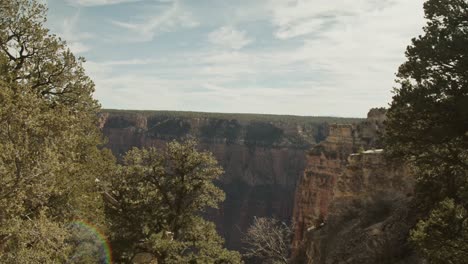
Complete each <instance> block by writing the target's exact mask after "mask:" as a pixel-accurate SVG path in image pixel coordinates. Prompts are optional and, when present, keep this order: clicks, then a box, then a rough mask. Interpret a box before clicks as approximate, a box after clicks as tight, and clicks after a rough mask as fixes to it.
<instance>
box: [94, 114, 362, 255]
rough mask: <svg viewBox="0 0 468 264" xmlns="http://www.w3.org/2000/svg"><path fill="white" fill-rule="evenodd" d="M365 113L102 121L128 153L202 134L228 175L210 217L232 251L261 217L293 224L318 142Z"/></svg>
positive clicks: (108, 117)
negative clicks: (300, 189) (299, 187)
mask: <svg viewBox="0 0 468 264" xmlns="http://www.w3.org/2000/svg"><path fill="white" fill-rule="evenodd" d="M361 121H362V120H361V119H354V118H333V117H298V116H275V115H256V114H215V113H194V112H165V111H123V110H122V111H119V110H104V111H103V112H102V113H101V114H100V127H101V129H102V131H103V133H104V136H105V137H106V138H107V140H108V141H107V147H108V148H109V149H111V150H112V152H113V153H114V155H115V156H116V157H117V158H118V159H121V158H122V155H124V153H125V152H126V151H127V150H129V149H131V148H132V147H150V146H156V147H160V146H162V145H163V144H164V143H166V142H169V141H172V140H182V139H184V138H195V139H196V140H197V141H198V142H199V148H200V150H206V151H210V152H212V153H213V154H214V156H215V158H216V159H217V160H218V162H219V164H220V165H221V166H222V167H223V169H224V171H225V173H224V175H223V176H222V177H221V179H220V180H219V182H217V184H218V185H219V186H220V187H221V188H222V189H223V190H224V191H225V193H226V200H225V201H224V203H223V204H222V205H221V206H220V209H219V210H209V212H208V215H207V216H206V217H207V218H208V219H210V220H212V221H214V222H215V223H216V226H217V229H218V232H219V233H220V234H221V235H222V236H223V237H224V238H225V240H226V246H227V247H228V248H230V249H236V250H242V242H241V238H242V235H243V234H244V232H245V231H246V229H247V228H248V227H249V226H250V224H251V222H252V220H253V218H254V216H257V217H264V216H267V217H275V218H278V219H280V220H281V221H284V222H286V223H290V221H291V217H292V212H293V203H294V194H295V190H296V184H297V181H298V180H299V178H300V177H301V175H302V174H303V172H304V170H305V168H306V165H307V153H308V151H309V150H310V148H311V147H312V146H314V145H316V144H317V143H319V142H321V141H323V140H324V139H325V138H327V136H328V133H329V126H330V124H335V123H340V124H347V123H357V122H361Z"/></svg>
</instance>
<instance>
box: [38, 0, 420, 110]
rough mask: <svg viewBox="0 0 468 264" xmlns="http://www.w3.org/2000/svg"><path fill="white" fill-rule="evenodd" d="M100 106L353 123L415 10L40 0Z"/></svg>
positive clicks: (405, 0) (385, 84)
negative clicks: (319, 118)
mask: <svg viewBox="0 0 468 264" xmlns="http://www.w3.org/2000/svg"><path fill="white" fill-rule="evenodd" d="M46 2H47V5H48V8H49V11H48V21H47V24H46V25H47V27H49V28H50V29H51V31H52V32H53V33H55V34H57V35H59V36H60V37H62V38H63V39H65V40H66V41H67V43H68V45H69V47H70V49H71V50H72V51H73V53H75V55H78V56H83V57H85V58H86V60H87V62H86V63H85V64H84V67H85V69H86V72H87V74H88V75H89V76H90V77H91V78H92V79H93V80H94V82H95V84H96V92H95V97H96V99H98V100H99V101H100V103H101V104H102V107H103V108H113V109H137V110H183V111H203V112H228V113H268V114H291V115H306V116H344V117H364V116H365V115H366V114H367V112H368V110H369V109H370V108H372V107H386V106H388V104H389V103H390V102H391V97H392V92H391V91H392V89H393V87H394V86H395V82H394V80H395V73H396V71H397V69H398V66H399V65H400V64H401V63H403V62H404V60H405V56H404V52H405V49H406V47H407V46H408V45H409V44H410V43H411V39H412V38H413V37H416V36H418V35H420V34H422V27H423V26H424V24H425V20H424V13H423V2H424V1H423V0H308V1H305V0H236V1H232V0H46Z"/></svg>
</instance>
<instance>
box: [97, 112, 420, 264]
mask: <svg viewBox="0 0 468 264" xmlns="http://www.w3.org/2000/svg"><path fill="white" fill-rule="evenodd" d="M384 120H385V109H383V108H376V109H372V110H370V111H369V113H368V116H367V118H366V119H353V118H332V117H297V116H274V115H254V114H252V115H248V114H215V113H194V112H165V111H119V110H105V111H103V112H102V113H101V115H100V126H101V129H102V131H103V133H104V135H105V137H106V138H107V139H108V143H107V147H108V148H110V149H111V150H112V152H113V153H114V155H115V156H116V157H117V158H118V159H121V158H122V155H124V153H125V152H126V151H127V150H129V149H131V148H132V147H149V146H156V147H160V146H163V145H164V143H166V142H169V141H172V140H183V139H184V138H195V139H196V140H197V141H198V142H199V148H200V150H206V151H210V152H212V153H213V155H214V156H215V158H216V159H217V160H218V162H219V164H220V165H221V166H222V167H223V169H224V170H225V173H224V175H223V176H222V177H221V178H220V179H219V181H218V182H217V184H218V185H219V186H220V187H221V188H222V189H223V190H224V191H225V193H226V200H225V201H224V202H223V203H222V205H221V206H220V209H218V210H214V209H213V210H209V211H208V213H207V215H206V217H207V218H208V219H209V220H212V221H213V222H215V224H216V226H217V229H218V232H219V233H220V234H221V235H222V236H223V237H224V238H225V241H226V246H227V247H228V248H229V249H235V250H241V251H242V247H243V244H242V236H243V234H244V233H245V231H246V229H247V228H248V227H249V226H250V224H251V223H252V220H253V218H254V217H274V218H277V219H279V220H281V221H283V222H285V223H288V224H290V225H291V226H292V230H293V240H292V256H291V259H292V262H293V263H307V264H316V263H320V264H321V263H323V264H325V263H327V264H328V263H422V262H420V259H419V258H418V257H417V256H416V255H415V254H414V252H413V251H412V249H411V247H410V246H409V245H408V243H407V241H406V238H407V235H408V232H409V230H410V229H411V227H412V226H413V225H414V223H415V222H416V218H417V214H416V213H414V209H413V207H414V205H413V204H412V195H413V186H414V179H413V178H412V177H411V173H410V168H409V167H408V166H406V165H404V164H401V163H398V162H396V163H395V162H393V161H389V160H387V158H386V157H385V153H384V150H382V149H381V148H382V143H381V142H380V136H381V133H382V132H383V130H384Z"/></svg>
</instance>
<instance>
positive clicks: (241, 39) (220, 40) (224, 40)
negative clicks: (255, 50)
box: [208, 26, 252, 50]
mask: <svg viewBox="0 0 468 264" xmlns="http://www.w3.org/2000/svg"><path fill="white" fill-rule="evenodd" d="M208 40H209V42H211V43H212V44H214V45H217V46H221V47H224V48H229V49H235V50H237V49H241V48H243V47H244V46H246V45H248V44H249V43H251V42H252V39H251V38H249V37H248V36H247V33H246V32H245V31H239V30H236V29H235V28H233V27H228V26H224V27H221V28H219V29H217V30H215V31H213V32H211V33H210V34H208Z"/></svg>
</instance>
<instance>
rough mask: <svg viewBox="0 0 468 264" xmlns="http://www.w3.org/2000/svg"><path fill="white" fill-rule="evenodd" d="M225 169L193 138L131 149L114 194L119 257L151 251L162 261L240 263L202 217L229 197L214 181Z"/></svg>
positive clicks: (113, 226)
mask: <svg viewBox="0 0 468 264" xmlns="http://www.w3.org/2000/svg"><path fill="white" fill-rule="evenodd" d="M222 173H223V170H222V169H221V167H219V165H218V164H217V162H216V160H215V159H214V158H213V156H212V154H211V153H208V152H199V151H197V150H196V143H195V142H194V141H191V140H188V141H185V142H183V143H178V142H171V143H168V144H167V145H165V146H164V147H163V148H148V149H136V148H135V149H133V150H131V151H129V152H128V153H127V155H126V156H125V159H124V165H123V166H120V167H119V170H118V173H117V176H116V177H113V178H112V180H111V185H110V189H111V190H112V192H111V193H110V194H109V196H112V197H111V198H109V199H108V201H109V202H108V210H107V212H108V216H109V219H110V221H111V231H112V245H113V247H114V249H115V251H116V253H117V256H116V258H117V260H118V261H122V262H128V261H130V260H131V259H133V258H134V257H135V256H136V255H137V254H139V253H140V254H141V253H149V254H151V255H152V256H153V257H155V258H156V259H157V261H158V263H174V264H175V263H240V256H239V254H238V253H237V252H233V251H228V250H225V249H223V248H222V244H223V239H222V238H221V237H220V236H219V235H218V234H217V233H216V230H215V226H214V224H213V223H211V222H208V221H206V220H204V219H203V218H202V217H201V214H202V213H203V212H204V211H205V210H206V208H208V207H212V208H217V206H218V204H219V203H220V202H221V201H223V199H224V193H223V192H222V191H221V190H220V189H219V188H218V187H216V186H215V185H214V184H213V181H214V180H216V179H218V177H219V176H220V175H221V174H222Z"/></svg>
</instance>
